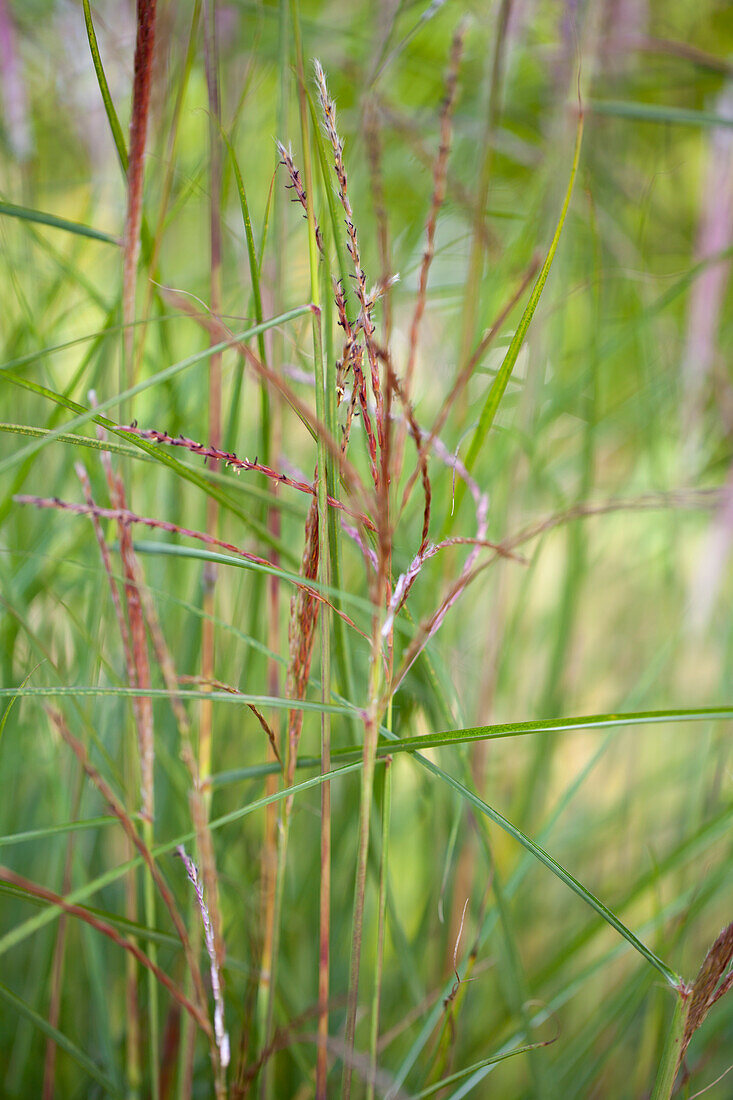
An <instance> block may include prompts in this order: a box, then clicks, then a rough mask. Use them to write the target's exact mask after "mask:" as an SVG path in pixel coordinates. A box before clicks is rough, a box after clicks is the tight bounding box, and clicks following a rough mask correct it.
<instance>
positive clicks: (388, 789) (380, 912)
mask: <svg viewBox="0 0 733 1100" xmlns="http://www.w3.org/2000/svg"><path fill="white" fill-rule="evenodd" d="M387 726H388V727H389V728H390V729H391V728H392V700H391V699H390V701H389V707H388V710H387ZM383 775H384V778H383V786H382V850H381V853H380V858H379V898H378V902H377V961H376V966H375V975H374V993H373V996H372V1018H371V1033H370V1037H369V1074H368V1077H367V1091H366V1100H374V1081H375V1078H376V1074H377V1043H378V1040H379V1003H380V998H381V992H382V973H383V969H384V934H385V930H386V917H387V874H388V856H389V827H390V819H391V815H392V768H391V762H390V761H389V759H388V760H387V762H386V764H385V768H384V773H383Z"/></svg>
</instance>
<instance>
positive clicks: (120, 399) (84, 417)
mask: <svg viewBox="0 0 733 1100" xmlns="http://www.w3.org/2000/svg"><path fill="white" fill-rule="evenodd" d="M310 310H311V307H310V305H304V306H298V307H297V308H296V309H291V310H288V312H287V313H281V314H280V316H279V317H273V318H271V320H269V321H264V322H263V323H262V324H261V325H253V326H252V327H251V328H248V329H245V330H244V332H240V333H239V334H238V335H235V336H233V337H232V338H231V339H229V340H222V341H220V343H218V344H212V345H211V347H208V348H204V350H203V351H199V352H196V353H195V354H194V355H189V356H187V357H186V358H185V359H181V360H179V361H178V362H177V363H172V364H171V366H169V367H166V368H165V369H164V370H161V371H158V373H157V374H154V375H152V376H151V377H150V378H144V379H143V380H142V381H141V382H138V383H136V385H134V386H129V387H128V388H127V389H125V390H123V391H122V393H118V394H115V395H114V396H113V397H108V398H107V399H106V400H105V401H100V402H99V404H98V405H96V406H95V407H94V408H92V409H87V410H85V411H84V412H83V413H81V414H80V415H79V416H77V417H74V419H73V420H70V421H68V423H66V424H64V425H63V427H62V428H54V430H53V431H52V432H49V434H48V435H47V436H45V437H44V438H43V439H42V440H39V441H38V442H37V443H29V444H28V446H27V447H23V448H21V450H19V451H16V452H15V454H13V455H11V456H10V457H9V458H6V459H5V461H4V462H0V474H3V473H5V471H6V470H8V469H10V468H11V467H13V466H15V465H17V464H18V463H19V462H22V461H23V459H24V458H27V457H28V456H30V455H33V454H36V453H37V452H38V451H40V450H42V448H43V447H45V446H46V444H47V443H50V442H52V440H54V439H57V438H58V437H59V436H60V435H63V434H64V432H68V431H70V430H71V429H73V428H78V427H79V426H80V425H81V424H87V423H88V422H89V421H92V422H94V423H97V424H99V423H102V422H101V421H99V420H97V419H96V418H97V417H98V416H99V415H100V414H101V413H103V412H106V411H107V409H112V408H114V407H115V406H118V405H122V404H124V402H125V401H129V400H130V399H131V398H132V397H136V396H137V394H139V393H144V392H145V390H149V389H151V388H152V387H153V386H159V385H160V384H161V383H163V382H167V381H168V380H169V379H171V378H174V377H175V376H176V375H177V374H180V373H181V371H184V370H187V369H188V367H192V366H194V365H195V364H196V363H202V362H204V361H205V360H207V359H210V358H211V356H212V355H214V354H216V353H217V352H221V351H224V350H225V349H226V348H228V347H231V345H232V344H233V343H241V342H242V341H245V340H249V339H251V338H252V337H253V336H257V335H258V333H260V332H263V331H266V330H267V329H271V328H275V327H277V325H284V324H287V322H288V321H293V320H295V318H296V317H302V316H303V314H304V313H309V312H310ZM3 369H4V371H5V372H7V368H3ZM105 426H108V425H105ZM111 427H112V428H115V427H116V425H112V426H111Z"/></svg>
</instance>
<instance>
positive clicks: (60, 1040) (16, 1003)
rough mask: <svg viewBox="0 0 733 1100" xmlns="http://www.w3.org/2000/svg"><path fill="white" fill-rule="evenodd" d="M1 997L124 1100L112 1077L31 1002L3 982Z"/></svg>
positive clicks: (94, 1079) (85, 1070)
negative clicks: (23, 998) (27, 1001)
mask: <svg viewBox="0 0 733 1100" xmlns="http://www.w3.org/2000/svg"><path fill="white" fill-rule="evenodd" d="M0 998H2V999H3V1000H4V1001H5V1003H6V1005H7V1006H8V1007H9V1008H10V1009H11V1010H12V1011H13V1012H15V1013H16V1014H17V1015H18V1016H23V1017H25V1019H26V1020H30V1022H31V1023H32V1024H33V1025H34V1026H35V1027H37V1028H38V1030H39V1031H41V1032H43V1034H44V1035H47V1036H48V1037H49V1038H50V1039H53V1041H54V1043H55V1044H56V1046H57V1047H58V1048H59V1050H63V1051H64V1053H66V1054H68V1056H69V1057H70V1058H72V1059H73V1060H74V1061H75V1062H76V1064H77V1065H78V1066H80V1067H81V1068H82V1069H83V1070H84V1072H85V1073H87V1074H88V1075H89V1076H90V1077H91V1078H92V1080H93V1081H96V1082H97V1084H98V1085H101V1086H102V1088H103V1089H104V1090H105V1091H106V1092H107V1093H108V1094H109V1095H110V1096H115V1097H119V1100H123V1097H124V1093H123V1092H122V1090H121V1089H120V1088H119V1087H118V1086H117V1085H116V1084H115V1083H114V1081H113V1080H112V1079H111V1078H110V1077H107V1075H106V1074H105V1073H102V1071H101V1070H100V1069H99V1067H98V1066H96V1065H95V1064H94V1062H93V1061H92V1060H91V1058H89V1057H88V1055H86V1054H85V1053H84V1051H83V1050H82V1049H81V1048H80V1047H78V1046H77V1045H76V1043H73V1042H72V1041H71V1039H69V1038H68V1037H67V1036H66V1035H64V1034H63V1032H61V1031H59V1030H58V1028H55V1027H51V1025H50V1024H49V1022H48V1020H45V1019H44V1018H43V1016H41V1015H40V1013H38V1012H36V1010H35V1009H34V1008H31V1006H30V1005H29V1004H26V1002H25V1001H23V1000H22V999H21V998H20V997H18V996H17V995H16V994H15V993H13V991H12V990H10V989H8V987H7V986H5V985H3V984H2V983H0Z"/></svg>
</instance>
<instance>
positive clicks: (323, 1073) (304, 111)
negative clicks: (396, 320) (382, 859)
mask: <svg viewBox="0 0 733 1100" xmlns="http://www.w3.org/2000/svg"><path fill="white" fill-rule="evenodd" d="M290 11H291V18H292V25H293V42H294V46H295V60H296V66H297V73H298V105H299V108H300V132H301V141H302V145H303V180H304V183H305V192H306V194H307V195H308V196H309V202H308V208H307V211H306V213H307V218H308V262H309V269H310V293H311V302H312V304H313V315H312V329H313V366H314V372H315V384H316V386H315V388H316V415H317V416H318V419H319V420H320V421H321V422H322V423H327V422H328V421H329V420H331V421H332V422H333V420H334V419H335V415H334V409H333V401H332V400H331V399H330V397H329V389H328V387H327V383H326V370H325V366H324V361H323V332H322V326H321V309H320V292H321V288H320V274H319V253H318V242H317V238H316V215H315V207H314V198H315V196H314V192H313V172H312V166H311V146H310V138H309V132H308V99H307V95H306V90H305V72H304V68H303V42H302V38H301V33H300V12H299V6H298V2H297V0H291V4H290ZM332 426H333V425H332V423H331V425H330V427H332ZM330 464H331V459H330V455H329V452H328V450H327V448H326V443H325V440H324V439H323V438H322V437H321V436H319V437H318V486H317V488H318V567H319V574H320V581H321V583H322V584H326V585H328V584H330V551H329V515H328V513H329V507H328V500H327V486H328V482H329V480H330V481H331V482H332V483H333V481H334V480H335V479H334V478H333V476H331V477H329V469H330ZM320 620H321V699H322V701H323V702H324V703H330V701H331V636H330V616H329V609H328V607H327V605H326V604H322V605H321V613H320ZM330 770H331V716H330V714H329V713H328V711H327V710H325V709H324V710H323V711H322V713H321V774H322V775H325V774H326V773H327V772H329V771H330ZM330 913H331V784H330V783H324V784H323V785H322V786H321V887H320V920H319V965H318V1037H319V1043H318V1054H317V1062H316V1098H317V1100H326V1078H327V1074H328V1050H327V1046H326V1043H327V1040H328V997H329V973H330Z"/></svg>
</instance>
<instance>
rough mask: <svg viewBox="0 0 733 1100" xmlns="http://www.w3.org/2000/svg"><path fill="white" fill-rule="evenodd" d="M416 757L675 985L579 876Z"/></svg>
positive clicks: (665, 968)
mask: <svg viewBox="0 0 733 1100" xmlns="http://www.w3.org/2000/svg"><path fill="white" fill-rule="evenodd" d="M415 759H416V760H418V761H419V762H420V763H421V764H422V766H423V767H424V768H427V770H428V771H429V772H432V773H433V775H435V776H438V778H440V779H442V780H443V782H444V783H447V784H448V785H449V786H450V787H453V789H454V790H456V791H458V793H459V794H460V795H461V797H462V798H465V799H466V801H467V802H470V803H471V805H472V806H473V807H474V808H475V809H477V810H478V811H479V813H482V814H484V816H486V817H488V818H489V819H490V820H491V821H493V822H494V824H495V825H498V826H499V828H500V829H503V830H504V832H505V833H508V834H509V836H511V837H513V838H514V839H515V840H516V841H518V842H519V843H520V844H521V845H522V847H523V848H526V849H527V851H528V852H530V853H531V854H532V855H533V856H534V857H535V859H537V860H538V861H539V862H540V863H542V864H543V865H544V866H545V867H546V868H547V869H548V871H551V872H552V874H553V875H555V876H556V878H559V879H560V881H561V882H563V883H565V885H566V886H568V887H569V888H570V889H571V890H572V891H573V893H574V894H577V895H578V897H579V898H580V899H581V900H582V901H584V902H585V903H586V905H589V906H590V907H591V909H594V910H595V911H596V913H597V914H598V915H599V917H601V918H602V919H603V920H604V921H605V922H606V923H607V924H610V926H611V928H613V929H615V930H616V932H618V934H619V935H620V936H623V938H624V939H625V940H626V941H627V942H628V943H630V944H631V946H632V947H633V948H634V949H635V950H636V951H638V953H639V954H640V955H641V956H642V957H643V958H645V959H646V961H647V962H648V963H649V964H650V965H651V966H653V967H654V968H655V969H656V970H658V971H659V973H660V974H662V975H663V977H664V978H665V980H666V981H667V982H669V984H670V985H671V986H673V987H675V988H676V987H677V986H678V985H679V982H680V977H679V975H678V974H675V972H674V971H673V970H671V969H670V968H669V967H668V966H667V964H666V963H665V962H663V961H662V959H660V958H659V956H658V955H655V953H654V952H653V951H652V950H651V949H650V948H649V947H647V946H646V944H644V943H642V942H641V940H640V939H639V938H638V937H637V936H635V935H634V933H633V932H632V931H631V929H630V928H627V927H626V925H625V924H624V923H623V921H621V920H619V918H618V917H617V916H616V914H615V913H614V912H613V911H612V910H611V909H609V908H608V906H607V905H604V903H603V902H602V901H600V900H599V899H598V898H597V897H596V896H595V894H593V893H591V891H590V890H589V889H588V888H587V887H586V886H584V885H583V884H582V882H579V881H578V879H576V878H575V877H574V876H573V875H571V874H570V872H569V871H568V870H566V869H565V868H564V867H563V866H562V865H561V864H560V863H558V862H557V860H555V859H553V858H552V856H551V855H549V854H548V853H547V852H546V851H545V850H544V849H543V848H541V847H540V846H539V844H535V842H534V841H533V840H531V839H530V838H529V837H528V836H527V835H526V834H525V833H523V832H522V830H521V829H518V828H517V826H516V825H513V824H512V823H511V821H509V820H508V819H507V818H506V817H504V815H503V814H501V813H499V811H498V810H496V809H494V807H493V806H490V805H489V804H488V803H487V802H484V801H483V799H482V798H479V796H478V795H477V794H474V793H473V791H469V790H468V788H467V787H465V786H464V785H463V784H462V783H459V781H458V780H457V779H454V778H453V776H451V775H449V774H448V772H445V771H443V769H442V768H439V767H438V766H437V764H433V762H432V761H431V760H428V759H427V757H425V756H422V755H420V754H419V753H417V754H416V756H415Z"/></svg>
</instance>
